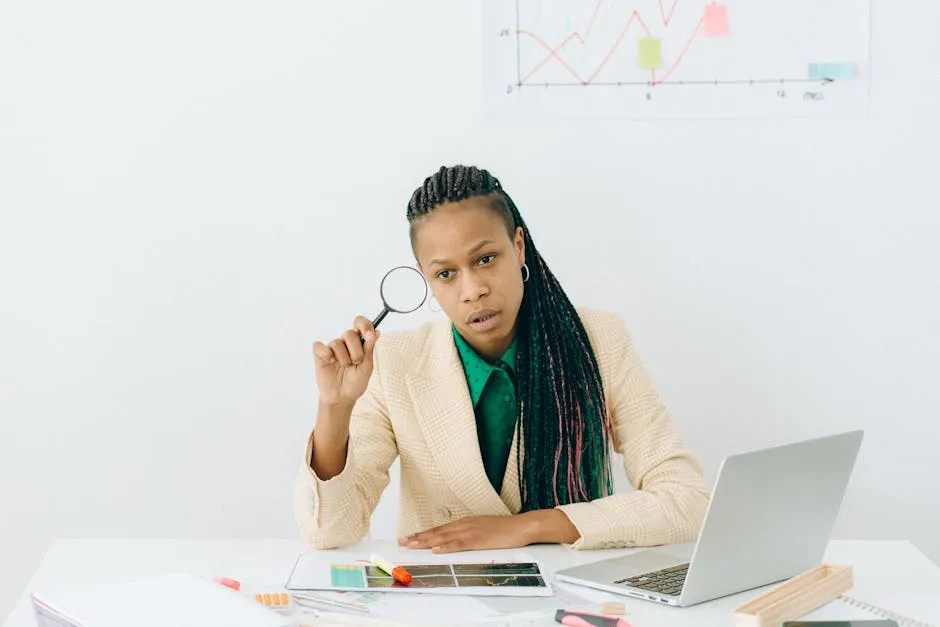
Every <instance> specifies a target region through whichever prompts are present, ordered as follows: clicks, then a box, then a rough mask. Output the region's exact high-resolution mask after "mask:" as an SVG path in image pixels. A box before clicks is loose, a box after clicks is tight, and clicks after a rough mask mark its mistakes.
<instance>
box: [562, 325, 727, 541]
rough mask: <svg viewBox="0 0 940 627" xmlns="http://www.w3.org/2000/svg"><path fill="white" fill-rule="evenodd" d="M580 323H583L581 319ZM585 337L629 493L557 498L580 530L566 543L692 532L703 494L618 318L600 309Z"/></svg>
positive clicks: (682, 537) (683, 536)
mask: <svg viewBox="0 0 940 627" xmlns="http://www.w3.org/2000/svg"><path fill="white" fill-rule="evenodd" d="M585 326H587V325H585ZM598 327H599V329H598V330H599V333H596V334H595V337H594V338H592V340H593V344H594V347H595V354H596V355H597V357H598V363H599V364H604V365H606V368H605V370H606V372H603V371H602V377H604V388H605V393H606V395H607V405H608V412H609V418H610V421H611V425H612V434H611V435H612V440H613V447H614V450H615V451H616V452H617V453H619V454H620V455H621V456H622V457H623V467H624V470H625V471H626V475H627V478H628V479H629V481H630V483H631V485H632V486H633V487H634V488H635V489H634V491H632V492H627V493H623V494H614V495H612V496H608V497H604V498H600V499H596V500H594V501H590V502H585V503H573V504H569V505H561V506H559V507H558V509H561V510H562V511H563V512H564V513H565V514H566V515H567V516H568V518H569V519H570V520H571V522H572V523H573V524H574V526H575V527H576V528H577V529H578V531H579V532H580V534H581V537H580V538H579V539H578V540H577V541H576V542H574V543H573V544H572V545H571V548H573V549H596V548H622V547H634V546H656V545H662V544H671V543H675V542H685V541H688V540H692V539H694V538H695V537H697V535H698V532H699V529H700V527H701V524H702V520H703V519H704V516H705V510H706V508H707V507H708V502H709V499H710V493H709V489H708V486H707V485H706V483H705V480H704V477H703V474H702V469H701V467H700V465H699V463H698V461H697V460H696V459H695V457H693V455H692V454H691V453H690V452H689V451H688V450H687V449H686V447H685V444H684V443H683V441H682V438H681V436H680V435H679V432H678V430H677V429H676V426H675V424H674V423H673V421H672V418H671V415H670V413H669V411H668V410H667V409H666V408H665V407H664V406H663V403H662V401H661V400H660V398H659V395H658V394H657V393H656V391H655V390H654V389H653V385H652V382H651V381H650V377H649V375H648V374H647V372H646V370H645V369H644V367H643V365H642V364H641V363H640V359H639V357H638V356H637V353H636V351H635V350H634V347H633V343H632V341H631V339H630V334H629V332H628V331H627V329H626V326H625V325H624V323H623V320H622V319H621V318H620V317H619V316H617V315H614V314H604V319H603V320H602V321H601V322H600V323H599V324H598Z"/></svg>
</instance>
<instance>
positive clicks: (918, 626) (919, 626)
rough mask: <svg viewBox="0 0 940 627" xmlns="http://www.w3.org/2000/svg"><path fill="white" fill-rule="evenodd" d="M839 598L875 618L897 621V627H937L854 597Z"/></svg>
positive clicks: (843, 595) (842, 596) (840, 596)
mask: <svg viewBox="0 0 940 627" xmlns="http://www.w3.org/2000/svg"><path fill="white" fill-rule="evenodd" d="M839 598H840V599H841V600H842V601H843V602H845V603H847V604H849V605H851V606H853V607H857V608H861V609H863V610H866V611H868V612H871V613H872V614H874V615H875V616H880V617H881V618H888V619H891V620H894V621H897V623H898V625H910V627H937V626H936V625H932V624H930V623H925V622H923V621H919V620H915V619H913V618H911V617H910V616H904V615H903V614H897V613H895V612H889V611H888V610H886V609H884V608H882V607H878V606H877V605H872V604H871V603H866V602H865V601H862V600H861V599H856V598H855V597H850V596H848V595H845V594H842V595H839Z"/></svg>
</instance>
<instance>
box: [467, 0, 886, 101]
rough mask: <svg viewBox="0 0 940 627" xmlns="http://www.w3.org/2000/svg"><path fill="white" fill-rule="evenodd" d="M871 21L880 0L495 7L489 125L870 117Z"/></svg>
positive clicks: (675, 0) (490, 4)
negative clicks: (516, 121) (873, 6)
mask: <svg viewBox="0 0 940 627" xmlns="http://www.w3.org/2000/svg"><path fill="white" fill-rule="evenodd" d="M869 12H870V0H828V1H826V2H819V0H762V1H760V2H754V1H752V0H719V1H718V2H713V1H712V0H698V1H691V2H690V1H687V0H631V2H606V1H604V0H485V1H484V3H483V76H484V80H483V82H484V85H483V88H484V90H485V93H484V105H485V107H486V114H487V117H489V118H494V119H518V118H522V119H525V118H546V119H549V118H569V119H570V118H575V119H577V118H580V119H612V118H633V119H665V118H672V119H676V118H679V119H690V118H692V119H694V118H722V119H728V118H742V117H808V116H821V117H822V116H835V115H853V116H857V115H865V114H866V113H867V111H868V101H869V80H870V79H869V77H870V67H871V64H870V59H869V57H870V51H869V48H870V45H869V42H870V25H869ZM719 13H720V15H721V17H720V19H716V15H718V14H719ZM650 45H652V48H653V49H654V51H655V52H654V54H652V57H654V58H655V61H652V62H651V61H650V57H651V55H650V53H649V46H650ZM820 68H826V69H825V70H820ZM833 77H835V78H833Z"/></svg>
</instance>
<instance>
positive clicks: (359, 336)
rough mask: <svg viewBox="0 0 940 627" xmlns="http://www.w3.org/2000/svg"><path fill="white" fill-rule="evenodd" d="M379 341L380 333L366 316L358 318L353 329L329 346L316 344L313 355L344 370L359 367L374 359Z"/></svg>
mask: <svg viewBox="0 0 940 627" xmlns="http://www.w3.org/2000/svg"><path fill="white" fill-rule="evenodd" d="M378 339H379V331H378V330H377V329H375V328H374V327H373V326H372V322H371V321H370V320H369V319H368V318H366V317H364V316H358V317H357V318H356V319H355V320H354V321H353V328H351V329H349V330H348V331H346V332H345V333H343V334H342V335H341V336H340V337H338V338H336V339H334V340H333V341H331V342H330V343H328V344H324V343H322V342H315V343H314V345H313V354H314V356H315V357H316V358H317V359H319V360H320V361H322V362H323V363H325V364H333V363H337V362H339V364H340V365H341V366H343V367H344V368H348V367H350V366H358V365H359V364H361V363H363V361H365V360H368V359H371V358H372V352H373V350H374V349H375V342H376V340H378Z"/></svg>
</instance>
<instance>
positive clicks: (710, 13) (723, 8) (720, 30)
mask: <svg viewBox="0 0 940 627" xmlns="http://www.w3.org/2000/svg"><path fill="white" fill-rule="evenodd" d="M705 34H706V35H709V36H711V37H725V36H727V35H728V5H726V4H718V3H717V2H715V3H712V4H708V5H705Z"/></svg>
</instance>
